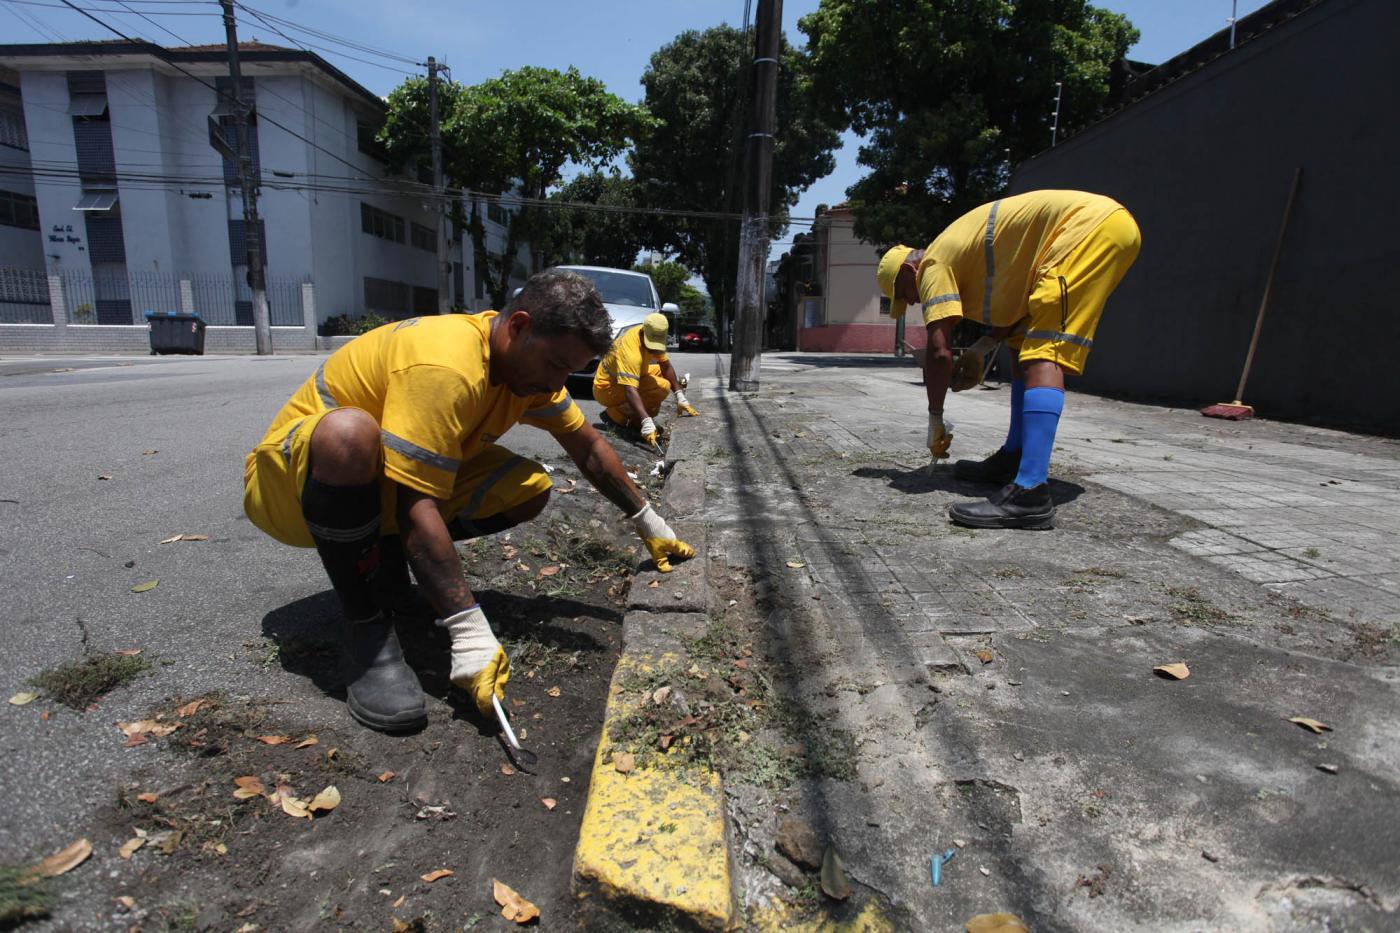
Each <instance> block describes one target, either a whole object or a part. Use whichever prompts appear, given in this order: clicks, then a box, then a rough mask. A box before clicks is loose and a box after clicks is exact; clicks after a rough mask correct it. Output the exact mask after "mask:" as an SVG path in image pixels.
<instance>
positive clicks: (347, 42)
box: [236, 3, 426, 68]
mask: <svg viewBox="0 0 1400 933" xmlns="http://www.w3.org/2000/svg"><path fill="white" fill-rule="evenodd" d="M236 5H237V6H239V7H241V8H242V9H244V10H247V11H248V12H249V13H251V14H253V15H254V16H256V17H258V18H259V19H261V20H263V21H264V24H266V22H267V20H272V21H273V22H275V23H280V24H281V25H282V26H285V27H286V28H288V29H291V30H293V31H296V32H304V33H306V34H307V35H309V36H315V37H316V38H318V39H321V40H322V41H324V42H330V43H333V44H335V45H343V46H345V47H346V48H350V49H354V50H355V51H357V52H364V53H365V54H367V55H377V56H379V57H380V58H384V59H388V60H391V61H397V62H401V63H403V64H406V65H413V66H415V67H418V68H423V67H426V66H425V65H424V63H423V62H420V61H418V60H417V59H414V58H409V57H407V56H404V55H399V54H397V53H394V52H386V51H384V50H383V49H379V48H375V47H374V46H372V45H366V44H364V43H361V42H356V41H354V40H351V39H346V38H344V37H342V36H337V35H334V34H333V33H329V32H325V31H323V30H320V29H316V28H314V27H311V26H306V25H304V24H302V23H298V22H295V21H293V20H290V19H285V18H283V17H281V16H276V15H274V14H272V13H267V12H264V11H262V10H257V9H254V8H253V7H250V6H248V5H247V4H246V3H237V4H236ZM269 28H270V27H269ZM284 38H285V36H284ZM289 41H290V40H289Z"/></svg>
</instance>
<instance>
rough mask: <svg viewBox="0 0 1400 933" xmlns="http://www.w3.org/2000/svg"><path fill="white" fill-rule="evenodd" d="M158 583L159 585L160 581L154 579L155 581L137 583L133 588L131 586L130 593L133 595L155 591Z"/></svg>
mask: <svg viewBox="0 0 1400 933" xmlns="http://www.w3.org/2000/svg"><path fill="white" fill-rule="evenodd" d="M159 583H160V580H159V579H156V580H147V581H146V582H145V583H138V584H136V585H135V586H133V587H132V588H131V592H133V593H144V592H146V591H147V590H153V589H155V588H156V586H157V585H158V584H159Z"/></svg>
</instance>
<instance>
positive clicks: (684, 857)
mask: <svg viewBox="0 0 1400 933" xmlns="http://www.w3.org/2000/svg"><path fill="white" fill-rule="evenodd" d="M675 660H676V659H675V657H674V656H673V655H662V656H658V657H650V656H638V655H635V654H633V653H631V652H627V653H624V654H623V656H622V658H621V659H620V660H619V661H618V663H617V669H616V670H615V671H613V677H612V685H611V686H610V687H609V689H608V707H607V711H606V713H605V715H604V720H603V731H602V736H601V737H600V738H599V740H598V754H597V756H596V757H595V758H594V760H593V779H592V783H591V785H590V787H589V791H588V805H587V807H586V808H585V809H584V812H583V825H582V826H581V827H580V829H579V841H578V848H577V849H576V850H575V852H574V878H575V883H576V885H584V886H591V887H593V888H595V889H596V890H597V891H599V892H600V893H601V894H603V895H604V896H605V897H608V898H610V899H616V900H619V901H623V902H625V903H627V904H628V905H629V906H631V907H633V908H637V909H641V910H645V911H648V912H654V911H656V910H658V909H660V910H662V911H672V912H676V913H680V914H684V915H685V916H686V917H687V918H688V919H689V920H690V921H691V922H692V923H694V924H697V925H699V926H700V927H702V928H704V929H712V930H723V929H726V928H727V927H728V926H729V924H730V920H731V918H732V917H733V904H734V900H733V893H732V888H731V886H730V874H729V847H728V845H727V844H726V841H725V830H724V794H723V791H722V789H721V786H720V779H719V774H717V773H716V772H714V771H709V770H705V769H700V768H695V767H691V768H687V769H685V770H683V771H682V770H679V769H668V768H664V767H663V768H658V767H641V766H638V767H637V768H635V769H633V770H632V771H631V772H630V773H627V774H622V773H620V772H619V771H618V770H617V768H616V767H615V766H614V764H613V761H612V752H613V748H612V740H611V732H612V729H613V727H614V726H615V725H616V724H617V723H618V722H620V721H621V720H623V719H625V718H626V717H627V716H628V715H629V714H630V713H631V712H632V711H633V710H635V709H636V708H637V705H638V704H639V703H641V702H644V701H645V699H646V698H645V695H640V696H639V695H632V696H627V695H624V692H623V690H622V687H621V683H622V681H623V679H624V678H626V677H627V676H629V675H632V676H635V675H637V674H640V673H644V672H646V671H649V670H653V669H655V668H656V667H658V666H659V665H662V664H666V663H674V662H675Z"/></svg>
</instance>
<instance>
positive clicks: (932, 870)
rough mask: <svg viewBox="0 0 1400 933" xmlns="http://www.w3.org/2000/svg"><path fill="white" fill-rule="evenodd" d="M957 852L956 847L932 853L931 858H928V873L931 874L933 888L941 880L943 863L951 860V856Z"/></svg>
mask: <svg viewBox="0 0 1400 933" xmlns="http://www.w3.org/2000/svg"><path fill="white" fill-rule="evenodd" d="M957 853H958V850H957V849H949V850H948V851H946V852H943V853H938V852H935V853H933V858H931V859H929V860H928V870H929V874H930V875H932V876H933V886H934V887H935V888H936V887H938V886H939V884H940V883H942V881H943V863H944V862H950V861H952V859H953V856H954V855H957Z"/></svg>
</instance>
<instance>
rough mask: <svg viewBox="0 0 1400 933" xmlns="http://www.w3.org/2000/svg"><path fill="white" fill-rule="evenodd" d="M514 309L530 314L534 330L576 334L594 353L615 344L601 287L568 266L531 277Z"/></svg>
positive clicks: (546, 333) (514, 301) (513, 302)
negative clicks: (599, 291)
mask: <svg viewBox="0 0 1400 933" xmlns="http://www.w3.org/2000/svg"><path fill="white" fill-rule="evenodd" d="M509 308H510V310H511V311H517V310H518V311H528V312H529V313H530V330H531V332H532V333H535V334H538V335H539V336H541V337H556V336H559V335H561V334H573V335H575V336H577V337H578V338H579V339H581V340H582V341H583V342H584V343H585V344H587V345H588V348H589V349H590V350H592V351H593V352H594V353H606V352H607V349H608V347H610V346H611V345H612V318H610V317H608V309H607V308H605V307H603V299H602V298H600V297H599V296H598V289H597V288H596V287H595V286H594V285H593V281H592V280H591V279H589V278H588V277H587V276H585V275H580V274H579V273H577V272H572V271H570V270H568V269H546V270H544V271H543V272H537V273H535V274H534V275H532V276H530V279H529V281H527V282H526V283H525V287H524V288H522V289H521V290H520V294H518V295H516V296H515V298H514V299H512V300H511V302H510V306H509Z"/></svg>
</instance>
